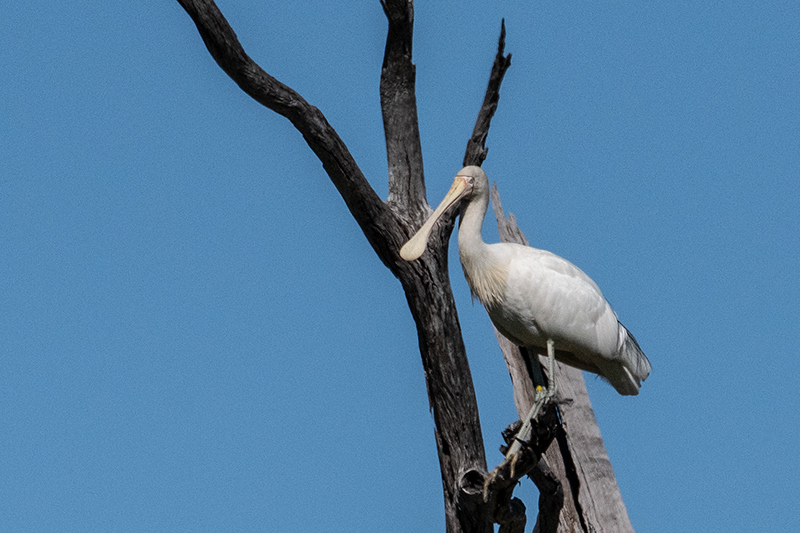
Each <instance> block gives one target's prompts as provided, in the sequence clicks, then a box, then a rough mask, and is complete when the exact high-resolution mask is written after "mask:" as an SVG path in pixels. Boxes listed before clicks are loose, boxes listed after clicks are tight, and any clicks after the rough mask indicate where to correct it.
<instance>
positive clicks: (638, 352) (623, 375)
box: [603, 324, 651, 396]
mask: <svg viewBox="0 0 800 533" xmlns="http://www.w3.org/2000/svg"><path fill="white" fill-rule="evenodd" d="M619 328H620V331H619V335H620V339H619V340H620V343H619V346H620V351H619V358H618V359H616V360H615V361H614V362H613V363H608V364H606V365H604V366H605V368H603V377H605V378H606V379H608V381H609V382H610V383H611V385H613V386H614V388H615V389H617V392H619V393H620V394H623V395H626V396H635V395H637V394H639V387H641V385H642V381H644V380H646V379H647V376H649V375H650V369H651V367H650V360H649V359H648V358H647V356H646V355H645V354H644V352H643V351H642V349H641V348H640V347H639V343H638V342H636V338H635V337H634V336H633V335H632V334H631V332H630V331H628V328H626V327H625V326H623V325H622V324H619Z"/></svg>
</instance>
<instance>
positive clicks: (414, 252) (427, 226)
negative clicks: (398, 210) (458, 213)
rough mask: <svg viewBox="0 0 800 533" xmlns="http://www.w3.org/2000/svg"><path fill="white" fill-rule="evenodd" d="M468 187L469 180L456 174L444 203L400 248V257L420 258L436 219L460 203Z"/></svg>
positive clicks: (407, 259) (407, 258) (408, 259)
mask: <svg viewBox="0 0 800 533" xmlns="http://www.w3.org/2000/svg"><path fill="white" fill-rule="evenodd" d="M468 189H469V185H468V183H467V181H466V180H465V179H464V178H462V177H461V176H456V179H455V180H453V185H452V186H451V187H450V190H449V191H448V193H447V195H446V196H445V197H444V200H442V203H440V204H439V207H437V208H436V210H435V211H434V212H433V214H432V215H431V216H430V218H429V219H428V220H426V221H425V223H424V224H423V225H422V227H421V228H419V230H418V231H417V232H416V233H415V234H414V236H413V237H411V238H410V239H409V240H408V242H407V243H405V244H404V245H403V247H402V248H400V257H402V258H403V259H405V260H406V261H413V260H415V259H418V258H419V256H421V255H422V253H423V252H424V251H425V248H427V246H428V237H430V235H431V230H433V226H434V224H436V221H438V220H439V218H440V217H441V216H442V215H443V214H445V213H446V212H447V210H448V209H450V208H451V207H453V206H454V205H455V204H456V203H458V201H459V200H460V199H461V198H462V197H463V196H464V194H465V193H466V192H467V191H468Z"/></svg>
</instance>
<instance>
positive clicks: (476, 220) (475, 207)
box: [458, 194, 507, 308]
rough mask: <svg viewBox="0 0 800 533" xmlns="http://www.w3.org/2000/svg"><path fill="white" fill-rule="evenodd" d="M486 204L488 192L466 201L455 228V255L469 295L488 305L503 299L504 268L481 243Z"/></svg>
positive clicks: (487, 203) (486, 245) (487, 202)
mask: <svg viewBox="0 0 800 533" xmlns="http://www.w3.org/2000/svg"><path fill="white" fill-rule="evenodd" d="M488 207H489V195H488V194H487V195H485V196H482V197H479V198H476V199H474V200H472V201H471V202H470V203H469V204H467V206H466V208H465V209H464V213H463V214H462V215H461V221H460V223H459V227H458V255H459V258H460V259H461V267H462V268H463V269H464V277H465V278H467V284H468V285H469V288H470V290H471V291H472V296H473V297H474V298H477V299H478V300H480V302H481V303H482V304H483V305H484V306H485V307H487V308H489V307H491V306H493V305H494V304H496V303H497V302H499V301H500V299H501V298H502V296H503V294H504V291H505V280H506V277H507V276H506V271H505V269H504V268H503V267H502V265H497V264H495V261H494V260H493V259H494V256H493V254H492V251H491V249H490V247H489V245H488V244H486V243H485V242H483V237H481V227H482V226H483V219H484V217H485V216H486V210H487V209H488Z"/></svg>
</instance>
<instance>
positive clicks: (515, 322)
mask: <svg viewBox="0 0 800 533" xmlns="http://www.w3.org/2000/svg"><path fill="white" fill-rule="evenodd" d="M456 205H458V206H459V207H461V208H462V211H461V221H460V224H459V229H458V252H459V256H460V258H461V266H462V267H463V269H464V276H465V277H466V278H467V283H468V284H469V287H470V289H471V290H472V294H473V296H474V297H476V298H477V299H478V300H479V301H480V302H481V303H482V304H483V306H484V307H485V308H486V311H487V312H488V313H489V317H490V318H491V320H492V322H493V323H494V325H495V327H497V329H498V330H499V331H500V332H501V333H502V334H503V335H505V336H506V337H507V338H508V339H509V340H510V341H512V342H513V343H515V344H516V345H518V346H521V347H524V348H530V349H532V350H535V351H534V353H539V351H541V350H542V349H546V350H547V355H548V362H549V367H550V368H549V371H550V380H549V383H550V385H549V387H548V390H547V391H546V392H545V393H544V396H546V400H549V399H550V398H551V397H552V396H553V394H554V393H555V376H554V375H553V372H554V367H555V363H554V358H555V359H557V360H559V361H561V362H562V363H565V364H567V365H570V366H573V367H576V368H580V369H582V370H587V371H589V372H593V373H595V374H597V375H599V376H601V377H602V378H604V379H606V380H607V381H608V382H609V383H611V385H613V386H614V388H615V389H616V390H617V392H619V393H620V394H624V395H635V394H638V393H639V387H640V385H641V382H642V381H644V380H645V379H647V376H648V375H649V374H650V361H649V360H648V359H647V357H646V356H645V354H644V352H642V349H641V348H639V344H638V343H637V342H636V339H635V338H634V337H633V335H631V333H630V332H629V331H628V330H627V329H626V328H625V326H623V325H622V324H621V323H620V322H619V320H618V319H617V314H616V313H615V312H614V310H613V309H611V306H610V305H609V303H608V302H607V301H606V299H605V298H604V297H603V293H602V292H601V291H600V289H599V288H598V286H597V285H596V284H595V282H594V281H592V280H591V279H590V278H589V276H587V275H586V274H584V273H583V271H582V270H581V269H579V268H578V267H576V266H575V265H573V264H572V263H570V262H569V261H567V260H566V259H563V258H561V257H559V256H557V255H555V254H553V253H550V252H547V251H545V250H538V249H536V248H532V247H530V246H524V245H521V244H512V243H497V244H486V243H485V242H483V239H482V237H481V226H483V219H484V217H485V216H486V210H487V208H488V206H489V180H488V178H487V177H486V173H484V171H483V170H482V169H481V168H479V167H476V166H468V167H464V168H463V169H461V170H460V171H459V173H458V175H457V176H456V178H455V180H454V181H453V185H452V187H451V188H450V191H449V192H448V193H447V196H445V198H444V200H442V203H441V204H439V206H438V207H437V208H436V210H435V211H434V213H433V214H432V215H431V217H430V218H429V219H428V220H427V221H426V222H425V224H423V226H422V227H421V228H420V229H419V231H418V232H417V233H416V234H415V235H414V236H413V237H412V238H411V239H410V240H409V241H408V242H407V243H406V244H405V245H404V246H403V248H402V249H401V250H400V256H401V257H402V258H403V259H405V260H406V261H413V260H415V259H417V258H419V257H420V256H421V255H422V253H423V252H424V251H425V248H426V246H427V242H428V237H429V235H430V233H431V230H432V229H433V226H434V224H436V221H437V220H438V219H439V217H441V215H442V214H444V213H445V212H446V211H447V210H449V209H450V208H452V207H454V206H456ZM537 367H538V365H537ZM539 391H542V389H541V387H540V388H539ZM542 392H543V391H542ZM546 400H543V401H546ZM531 412H532V414H531V415H530V416H529V419H530V418H531V417H533V416H535V414H534V411H533V409H532V410H531ZM524 438H526V436H523V439H524Z"/></svg>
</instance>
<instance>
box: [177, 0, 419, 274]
mask: <svg viewBox="0 0 800 533" xmlns="http://www.w3.org/2000/svg"><path fill="white" fill-rule="evenodd" d="M178 3H179V4H180V5H181V6H182V7H183V8H184V9H185V10H186V12H187V13H188V14H189V16H190V17H191V18H192V20H193V21H194V23H195V25H196V26H197V30H198V32H199V33H200V36H201V37H202V38H203V42H204V43H205V45H206V47H207V48H208V51H209V52H210V53H211V56H212V57H213V58H214V60H215V61H216V62H217V64H218V65H219V66H220V67H221V68H222V70H223V71H225V73H227V74H228V76H230V77H231V79H233V81H235V82H236V84H237V85H239V87H240V88H241V89H242V90H243V91H244V92H245V93H247V94H248V95H249V96H251V97H252V98H253V99H254V100H256V101H257V102H259V103H260V104H262V105H264V106H266V107H267V108H269V109H271V110H272V111H275V112H276V113H278V114H280V115H282V116H284V117H286V118H287V119H289V121H291V123H292V124H293V125H294V127H295V128H297V130H298V131H299V132H300V133H301V134H302V135H303V138H304V139H305V140H306V143H308V146H309V147H310V148H311V149H312V150H313V151H314V153H315V154H316V155H317V157H318V158H319V160H320V161H321V162H322V165H323V167H324V168H325V171H326V172H327V173H328V176H330V178H331V181H332V182H333V184H334V185H335V186H336V188H337V190H338V191H339V193H340V194H341V195H342V198H343V199H344V201H345V203H346V204H347V207H348V209H349V210H350V213H352V215H353V218H355V220H356V222H358V224H359V226H360V227H361V229H362V231H363V232H364V235H366V237H367V240H368V241H369V242H370V244H371V245H372V247H373V249H375V251H376V253H377V254H378V257H380V259H381V260H382V261H383V262H384V264H386V266H387V267H389V268H390V269H391V270H392V271H393V272H395V271H396V269H397V265H398V257H397V250H398V248H399V247H400V246H401V245H402V243H403V242H404V240H405V239H406V238H407V237H408V235H407V234H408V230H407V229H402V230H401V229H400V228H399V227H398V222H397V217H396V216H395V215H394V214H393V213H392V211H391V210H390V209H388V208H387V206H386V205H385V204H384V203H383V201H382V200H381V199H380V197H379V196H378V195H377V194H376V193H375V191H374V190H373V189H372V187H371V186H370V184H369V182H368V181H367V179H366V178H365V177H364V174H363V173H362V172H361V169H360V168H359V167H358V165H357V164H356V162H355V160H354V159H353V156H352V155H351V154H350V152H349V151H348V149H347V146H345V144H344V142H342V140H341V138H340V137H339V135H338V134H337V133H336V131H335V130H334V129H333V127H331V125H330V124H329V123H328V121H327V120H326V119H325V116H324V115H323V114H322V112H320V110H319V109H317V108H316V107H314V106H312V105H311V104H309V103H308V102H307V101H306V100H305V99H304V98H303V97H302V96H300V95H299V94H298V93H297V92H296V91H294V90H293V89H292V88H290V87H288V86H286V85H284V84H283V83H281V82H280V81H278V80H276V79H275V78H273V77H272V76H270V75H269V74H267V73H266V72H265V71H264V70H263V69H262V68H261V67H260V66H258V64H256V62H255V61H253V60H252V59H251V58H250V56H248V55H247V53H245V51H244V48H243V47H242V45H241V43H240V42H239V39H238V37H237V36H236V33H235V32H234V31H233V28H231V26H230V24H229V23H228V21H227V20H226V19H225V17H224V16H223V15H222V13H221V12H220V10H219V8H218V7H217V5H216V4H215V3H214V2H213V0H178Z"/></svg>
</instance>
